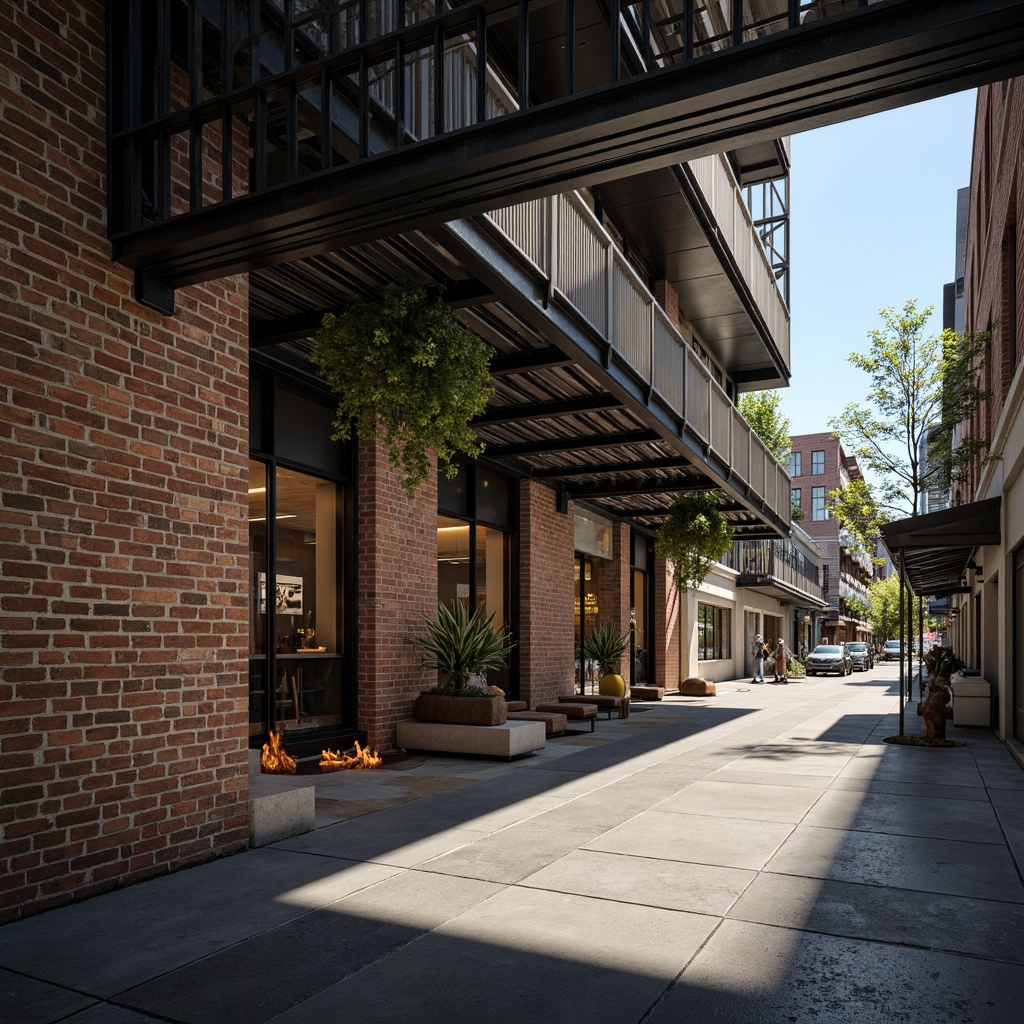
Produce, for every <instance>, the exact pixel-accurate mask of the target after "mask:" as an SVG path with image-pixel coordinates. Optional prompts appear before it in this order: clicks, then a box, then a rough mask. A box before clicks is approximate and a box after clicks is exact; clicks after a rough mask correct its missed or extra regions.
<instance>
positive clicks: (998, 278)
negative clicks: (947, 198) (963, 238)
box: [957, 79, 1024, 501]
mask: <svg viewBox="0 0 1024 1024" xmlns="http://www.w3.org/2000/svg"><path fill="white" fill-rule="evenodd" d="M1021 209H1024V79H1015V80H1014V81H1013V82H1012V83H1011V84H1010V86H1009V87H1008V84H1007V83H1002V82H1000V83H996V85H993V86H986V87H984V88H982V89H979V90H978V106H977V117H976V120H975V126H974V158H973V162H972V166H971V201H970V212H969V217H968V224H967V252H966V267H965V283H966V308H965V324H964V326H965V329H966V330H968V331H985V330H991V331H992V342H991V351H990V353H989V358H988V359H986V361H985V366H984V367H983V369H982V375H981V376H982V386H983V387H984V388H985V389H987V390H989V391H991V393H992V398H991V400H990V401H988V402H986V403H984V407H983V408H982V410H981V411H980V413H979V414H978V415H977V416H976V417H975V418H974V422H973V424H972V425H971V432H972V433H974V434H979V433H980V434H981V435H982V436H983V437H986V438H991V437H992V433H993V431H994V428H995V426H996V424H997V423H998V421H999V416H1000V414H1001V412H1002V409H1003V405H1004V404H1005V402H1006V399H1007V396H1008V394H1009V390H1010V385H1011V383H1012V381H1013V376H1014V374H1015V373H1016V370H1017V366H1018V364H1019V362H1020V358H1021V353H1022V352H1024V302H1022V296H1024V241H1022V238H1021V229H1020V224H1019V222H1018V218H1017V211H1019V210H1021ZM1011 228H1016V232H1015V236H1016V237H1015V243H1016V244H1015V248H1014V250H1011V249H1010V248H1009V246H1010V243H1011V241H1012V240H1014V232H1012V231H1011ZM1014 274H1015V276H1016V288H1014V287H1013V280H1012V278H1013V275H1014ZM1014 292H1015V293H1016V303H1015V304H1014ZM1015 340H1016V346H1015V345H1014V342H1015ZM1015 347H1016V351H1015ZM979 480H980V470H979V469H976V470H975V472H974V473H973V474H972V476H971V480H970V482H969V484H968V486H966V487H961V488H960V490H959V492H958V495H957V496H958V497H959V499H960V500H962V501H971V500H973V499H974V498H975V497H976V496H977V495H976V494H975V490H976V488H977V486H978V483H979Z"/></svg>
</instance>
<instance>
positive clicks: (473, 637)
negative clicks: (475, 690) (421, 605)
mask: <svg viewBox="0 0 1024 1024" xmlns="http://www.w3.org/2000/svg"><path fill="white" fill-rule="evenodd" d="M423 623H424V625H425V626H426V628H427V635H426V636H415V637H409V638H408V642H409V643H411V644H412V645H413V646H414V647H418V648H419V649H420V650H421V651H422V652H423V654H422V656H421V658H420V668H427V669H434V670H436V671H438V672H444V673H445V675H446V676H447V682H448V686H449V687H451V688H452V689H454V690H462V689H464V688H465V686H466V683H468V682H469V678H470V676H473V675H476V673H478V672H487V671H488V670H489V669H496V668H503V667H504V665H505V659H506V658H507V657H508V655H509V652H510V651H511V649H512V647H513V646H514V644H513V642H512V641H511V640H510V639H509V629H508V627H507V626H502V627H501V628H496V627H495V625H494V612H491V614H490V615H488V616H487V618H484V615H483V608H482V607H479V606H478V607H477V608H475V609H474V610H473V613H472V614H470V613H469V611H468V610H467V609H466V606H465V605H464V604H463V603H462V602H461V601H455V602H453V604H452V605H451V606H448V605H443V604H439V605H438V606H437V615H436V616H435V617H434V618H430V617H426V618H424V620H423Z"/></svg>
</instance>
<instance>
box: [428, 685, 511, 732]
mask: <svg viewBox="0 0 1024 1024" xmlns="http://www.w3.org/2000/svg"><path fill="white" fill-rule="evenodd" d="M413 714H414V715H415V716H416V720H417V721H418V722H448V723H450V724H452V725H504V723H505V721H506V719H507V717H508V705H507V704H506V703H505V701H504V699H503V698H502V697H447V696H444V695H443V694H437V693H421V694H420V695H419V696H418V697H417V698H416V703H415V704H414V705H413Z"/></svg>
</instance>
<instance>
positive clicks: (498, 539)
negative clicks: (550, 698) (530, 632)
mask: <svg viewBox="0 0 1024 1024" xmlns="http://www.w3.org/2000/svg"><path fill="white" fill-rule="evenodd" d="M508 580H509V576H508V534H506V533H505V532H504V531H502V530H495V529H492V528H491V527H488V526H473V525H472V524H471V523H467V522H465V521H463V520H460V519H454V518H452V517H450V516H442V515H439V516H438V517H437V600H438V603H439V604H446V605H450V604H453V603H454V602H456V601H461V602H462V603H463V604H464V605H465V606H466V607H467V608H473V607H476V608H481V609H482V610H483V614H484V615H491V614H493V615H494V625H495V626H496V627H499V626H505V625H508V624H509V611H508V603H509V587H508ZM508 680H509V670H508V668H507V667H506V668H504V669H501V670H492V671H491V672H488V674H487V682H488V684H489V685H494V686H500V687H501V688H502V689H503V690H505V692H506V693H508V692H509V690H508Z"/></svg>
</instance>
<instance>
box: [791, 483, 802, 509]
mask: <svg viewBox="0 0 1024 1024" xmlns="http://www.w3.org/2000/svg"><path fill="white" fill-rule="evenodd" d="M792 494H793V497H792V504H794V505H795V506H796V507H797V508H800V499H801V497H803V495H802V493H801V491H800V488H799V487H794V488H793V491H792Z"/></svg>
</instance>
